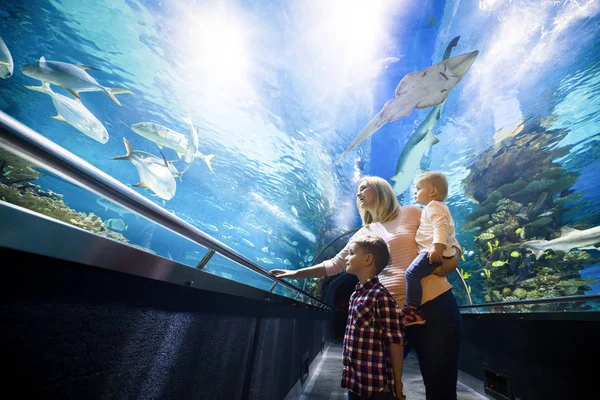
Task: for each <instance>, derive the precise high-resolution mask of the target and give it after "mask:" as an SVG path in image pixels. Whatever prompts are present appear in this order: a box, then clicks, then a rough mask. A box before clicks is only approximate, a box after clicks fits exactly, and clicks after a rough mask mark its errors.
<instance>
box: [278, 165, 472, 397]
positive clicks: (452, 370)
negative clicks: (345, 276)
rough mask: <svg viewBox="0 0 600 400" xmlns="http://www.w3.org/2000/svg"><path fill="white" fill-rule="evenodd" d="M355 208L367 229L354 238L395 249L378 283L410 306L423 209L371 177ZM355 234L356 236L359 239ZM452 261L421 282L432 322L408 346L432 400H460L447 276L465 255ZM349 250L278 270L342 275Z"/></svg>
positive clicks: (456, 323)
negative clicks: (410, 272)
mask: <svg viewBox="0 0 600 400" xmlns="http://www.w3.org/2000/svg"><path fill="white" fill-rule="evenodd" d="M356 205H357V207H358V211H359V213H360V216H361V218H362V221H363V227H362V228H361V229H359V230H358V231H357V232H356V233H355V234H354V236H362V235H375V236H379V237H381V238H382V239H383V240H384V241H385V242H386V243H387V245H388V248H389V250H390V256H391V258H390V263H389V265H388V266H387V267H386V268H385V269H384V270H383V271H382V272H381V273H380V274H379V281H380V282H381V283H382V284H383V286H385V288H386V289H387V290H388V291H389V292H390V293H391V294H392V296H393V297H394V299H395V300H396V302H397V303H398V304H399V305H403V304H405V303H406V284H405V277H404V274H405V270H406V269H407V268H408V267H409V266H410V264H411V263H412V261H413V260H414V259H415V257H417V255H418V254H419V253H418V251H417V243H416V241H415V235H416V233H417V228H418V227H419V222H420V219H421V209H419V208H418V207H415V206H400V204H399V203H398V200H397V199H396V195H395V194H394V191H393V190H392V187H391V186H390V184H389V183H388V182H387V181H385V180H384V179H382V178H379V177H375V176H368V177H365V178H363V179H362V180H361V181H360V183H359V185H358V192H357V193H356ZM354 236H353V237H354ZM457 250H458V251H456V254H455V256H454V257H453V258H450V259H445V260H444V263H443V264H442V265H441V266H439V267H438V268H437V269H436V270H435V271H434V274H432V275H428V276H426V277H425V278H423V280H422V281H421V284H422V287H423V295H422V298H421V304H422V306H421V310H422V312H423V314H424V315H425V317H426V318H427V324H425V325H414V326H409V327H407V328H406V335H407V340H408V342H407V346H405V349H410V348H414V349H415V350H416V352H417V357H418V359H419V365H420V368H421V374H422V375H423V381H424V383H425V389H426V393H427V399H428V400H434V399H440V400H441V399H443V400H452V399H456V381H457V375H458V352H459V346H460V340H461V335H462V319H461V315H460V312H459V310H458V306H457V304H456V299H455V298H454V295H453V294H452V285H450V283H449V282H448V280H447V279H446V278H445V275H447V274H449V273H450V272H452V271H454V270H455V269H456V267H457V266H458V261H459V260H460V257H461V252H460V249H459V248H458V249H457ZM348 252H349V248H348V246H346V247H345V248H344V249H343V250H342V251H340V252H339V253H338V254H337V255H336V256H335V257H334V258H332V259H330V260H327V261H323V262H322V263H320V264H317V265H315V266H312V267H308V268H302V269H299V270H295V271H292V270H283V269H274V270H272V271H271V273H272V274H273V275H275V276H277V277H280V278H316V277H322V276H330V275H335V274H339V273H340V272H343V271H344V270H345V266H346V261H345V258H346V256H347V255H348Z"/></svg>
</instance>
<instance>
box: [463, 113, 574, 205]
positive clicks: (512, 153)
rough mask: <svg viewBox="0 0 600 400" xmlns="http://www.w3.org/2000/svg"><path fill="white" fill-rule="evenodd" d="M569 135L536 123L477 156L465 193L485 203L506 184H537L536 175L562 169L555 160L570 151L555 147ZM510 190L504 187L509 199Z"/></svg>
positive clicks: (466, 179) (568, 147) (465, 182)
mask: <svg viewBox="0 0 600 400" xmlns="http://www.w3.org/2000/svg"><path fill="white" fill-rule="evenodd" d="M566 134H567V131H566V130H546V129H544V128H543V127H542V126H540V125H539V124H535V123H534V124H531V125H530V126H528V127H526V128H525V129H523V131H521V132H520V133H518V134H517V135H515V136H513V137H509V138H506V139H505V140H503V141H502V142H501V143H498V144H496V145H495V146H493V147H492V148H490V149H488V150H486V151H484V152H483V153H481V154H480V155H479V156H478V157H477V159H476V161H475V163H474V164H473V165H472V166H471V171H470V173H469V175H468V176H467V177H466V178H465V179H464V180H463V184H464V186H465V192H466V193H467V194H469V195H471V196H472V197H473V198H474V199H476V200H477V201H479V202H480V203H483V202H484V201H485V200H486V199H487V198H488V197H489V195H490V194H491V193H492V192H494V191H496V190H498V188H501V187H503V186H504V185H507V184H516V183H517V182H519V179H520V178H522V179H523V180H524V181H525V182H528V183H530V182H533V181H535V179H534V177H535V176H536V175H538V174H540V173H542V172H544V171H548V170H550V169H552V168H556V167H560V166H559V165H558V164H556V163H554V161H553V160H555V159H557V158H558V155H560V154H564V152H565V151H567V152H568V151H570V146H565V147H562V148H559V147H556V146H554V147H553V145H554V144H555V143H558V142H559V141H561V140H562V139H563V138H564V137H565V136H566ZM546 149H552V150H546ZM553 173H554V174H556V172H553ZM519 185H522V182H519ZM509 189H510V190H509ZM511 190H512V188H511V187H510V186H508V187H505V188H504V191H503V194H504V195H505V196H506V195H507V193H508V192H509V191H511ZM503 197H504V196H503Z"/></svg>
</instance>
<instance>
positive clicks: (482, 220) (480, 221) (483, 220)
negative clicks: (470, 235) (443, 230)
mask: <svg viewBox="0 0 600 400" xmlns="http://www.w3.org/2000/svg"><path fill="white" fill-rule="evenodd" d="M489 220H490V216H489V215H482V216H481V217H479V218H477V219H475V220H474V221H470V222H467V223H466V224H465V225H464V226H463V231H472V230H474V229H475V228H477V227H483V226H485V225H486V224H487V222H488V221H489Z"/></svg>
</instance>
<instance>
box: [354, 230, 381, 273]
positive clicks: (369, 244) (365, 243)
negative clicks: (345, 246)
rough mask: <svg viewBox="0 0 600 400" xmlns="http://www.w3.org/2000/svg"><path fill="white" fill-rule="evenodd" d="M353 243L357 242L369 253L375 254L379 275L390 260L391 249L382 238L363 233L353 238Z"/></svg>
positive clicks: (376, 268)
mask: <svg viewBox="0 0 600 400" xmlns="http://www.w3.org/2000/svg"><path fill="white" fill-rule="evenodd" d="M352 243H355V244H356V245H357V246H359V247H360V248H361V249H363V250H364V251H365V252H366V253H367V254H372V255H373V260H374V262H375V270H376V271H377V275H379V274H380V273H381V271H383V270H384V268H385V267H386V266H387V265H388V263H389V262H390V251H389V249H388V247H387V244H386V243H385V241H384V240H383V239H382V238H380V237H377V236H372V235H362V236H357V237H354V238H352Z"/></svg>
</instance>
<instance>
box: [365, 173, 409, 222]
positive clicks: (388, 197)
mask: <svg viewBox="0 0 600 400" xmlns="http://www.w3.org/2000/svg"><path fill="white" fill-rule="evenodd" d="M363 183H366V184H367V185H368V186H369V187H372V188H373V189H375V207H373V213H371V212H370V211H367V210H365V209H364V208H362V207H361V206H360V201H359V200H358V198H357V199H356V207H358V212H359V214H360V217H361V218H362V221H363V226H366V227H368V226H369V224H370V223H372V222H388V221H391V220H393V219H394V218H396V217H397V216H398V211H399V209H400V203H398V199H397V198H396V194H394V190H393V189H392V187H391V186H390V184H389V183H388V182H387V181H386V180H385V179H382V178H380V177H378V176H365V177H364V178H362V179H361V180H360V183H359V186H360V185H362V184H363Z"/></svg>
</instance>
